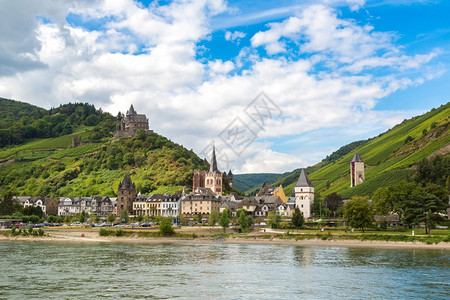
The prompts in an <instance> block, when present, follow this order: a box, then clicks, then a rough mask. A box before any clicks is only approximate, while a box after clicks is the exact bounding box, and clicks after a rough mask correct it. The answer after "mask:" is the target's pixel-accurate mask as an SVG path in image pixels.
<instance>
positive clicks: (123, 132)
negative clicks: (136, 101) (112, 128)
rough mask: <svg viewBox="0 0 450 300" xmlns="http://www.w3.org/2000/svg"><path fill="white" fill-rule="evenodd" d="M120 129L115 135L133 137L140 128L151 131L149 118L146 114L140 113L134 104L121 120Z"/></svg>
mask: <svg viewBox="0 0 450 300" xmlns="http://www.w3.org/2000/svg"><path fill="white" fill-rule="evenodd" d="M118 127H119V128H118V130H117V131H116V132H115V134H114V136H115V137H132V136H134V135H136V132H137V131H138V130H139V129H144V130H145V132H148V131H149V125H148V119H147V117H146V115H145V114H138V113H137V112H136V111H135V110H134V107H133V104H132V105H131V106H130V108H129V109H128V111H127V113H126V115H125V117H124V118H123V119H122V120H120V122H119V124H118Z"/></svg>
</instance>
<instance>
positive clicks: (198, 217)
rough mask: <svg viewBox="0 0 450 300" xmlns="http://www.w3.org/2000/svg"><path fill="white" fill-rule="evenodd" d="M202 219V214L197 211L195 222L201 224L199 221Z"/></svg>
mask: <svg viewBox="0 0 450 300" xmlns="http://www.w3.org/2000/svg"><path fill="white" fill-rule="evenodd" d="M202 220H203V216H202V214H201V213H199V214H198V215H197V222H198V223H200V224H201V223H202Z"/></svg>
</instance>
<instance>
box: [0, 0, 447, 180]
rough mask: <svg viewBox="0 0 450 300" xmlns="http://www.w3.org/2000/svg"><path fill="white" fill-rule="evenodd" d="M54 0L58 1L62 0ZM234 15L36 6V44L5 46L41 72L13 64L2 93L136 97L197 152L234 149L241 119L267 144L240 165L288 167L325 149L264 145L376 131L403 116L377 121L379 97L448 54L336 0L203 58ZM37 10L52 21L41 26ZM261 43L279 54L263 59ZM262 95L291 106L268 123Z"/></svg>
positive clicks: (193, 8) (104, 5)
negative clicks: (371, 22) (234, 49)
mask: <svg viewBox="0 0 450 300" xmlns="http://www.w3.org/2000/svg"><path fill="white" fill-rule="evenodd" d="M337 2H339V1H337ZM337 2H336V1H332V3H331V4H330V5H336V3H337ZM341 2H342V1H341ZM350 2H351V5H357V6H358V5H359V6H360V5H362V4H363V1H350ZM44 3H45V4H48V5H47V6H48V7H50V6H51V5H50V4H52V3H53V2H48V3H47V2H44ZM323 3H325V4H326V1H325V2H323ZM359 6H358V7H359ZM17 10H19V8H17V7H15V8H14V11H17ZM229 10H230V9H229V8H228V7H227V6H226V4H225V2H223V1H219V0H211V1H207V0H202V1H189V2H184V1H175V2H172V3H170V4H168V5H159V4H158V3H152V4H151V5H150V6H149V7H148V8H146V7H143V6H141V5H138V4H136V3H135V2H134V1H131V0H128V1H127V0H121V1H100V2H98V3H94V4H91V3H90V2H77V3H76V5H71V7H68V5H66V6H60V7H59V8H58V9H57V12H53V11H52V10H51V9H50V8H48V9H45V10H42V11H40V10H39V9H34V10H30V11H27V13H26V16H28V17H26V18H27V22H25V23H27V29H26V30H24V31H23V32H18V33H19V34H20V35H23V36H27V37H28V39H29V40H31V41H32V42H30V43H29V45H28V46H26V47H25V46H24V47H23V48H20V49H19V48H15V47H14V46H11V45H13V44H14V43H12V42H10V40H8V41H6V42H5V45H7V47H6V49H8V51H9V53H10V52H13V51H14V50H19V51H18V53H20V55H21V56H20V57H19V56H16V58H17V59H19V58H22V60H24V61H25V60H26V61H27V62H28V63H30V62H32V63H34V64H36V65H39V67H37V66H34V67H30V68H24V69H21V68H20V67H17V66H11V67H10V69H8V70H7V71H8V72H6V71H5V74H8V75H5V76H3V77H0V95H2V96H3V97H8V98H13V99H18V100H24V101H29V102H32V103H35V104H38V105H41V106H45V107H50V106H57V105H59V104H60V103H66V102H68V101H74V100H79V101H82V102H85V101H88V102H91V103H93V104H95V105H96V106H101V107H102V108H103V109H104V110H106V111H109V112H111V113H113V114H117V112H118V111H122V112H125V111H126V110H127V109H128V107H129V105H130V104H131V103H133V104H134V107H135V108H136V110H137V111H138V112H143V113H146V114H147V115H148V116H149V118H150V127H151V128H152V129H154V130H155V131H156V132H158V133H161V134H163V135H165V136H167V137H169V138H170V139H172V140H174V141H176V142H178V143H181V144H183V145H185V146H186V147H187V148H193V149H194V150H195V151H197V153H200V151H201V150H202V149H203V148H204V147H205V146H206V145H207V144H208V143H209V142H210V141H211V140H213V139H214V140H216V142H217V143H218V146H221V147H222V148H226V146H225V145H224V144H223V142H221V141H220V139H219V138H218V135H219V133H220V132H221V131H222V130H223V129H225V128H226V127H227V125H228V124H229V123H230V122H232V121H233V120H234V119H235V118H236V117H238V116H239V117H240V118H241V119H242V120H244V121H245V122H247V123H248V125H249V127H251V128H252V129H254V130H255V131H257V134H258V138H259V140H257V141H256V142H254V143H253V144H251V145H250V146H249V147H248V148H247V149H246V150H245V151H244V152H243V153H242V154H241V155H240V156H237V155H235V154H233V153H232V151H231V150H228V152H229V155H230V158H231V159H232V160H234V162H233V164H232V165H231V166H230V167H231V168H232V169H233V171H237V172H282V171H287V170H292V169H295V168H298V167H303V166H306V165H307V164H312V163H315V162H316V160H317V159H318V158H317V156H318V153H319V154H320V155H322V153H321V151H320V150H317V149H308V151H303V150H302V147H303V148H304V149H305V148H306V145H305V143H304V142H301V141H299V142H298V143H292V144H291V145H289V149H290V150H289V151H288V150H287V149H286V151H285V150H284V149H283V148H280V147H277V144H276V143H268V142H263V141H265V140H269V139H286V137H287V136H289V139H292V140H294V141H295V140H296V137H298V136H299V135H301V134H308V133H310V132H314V131H317V130H320V129H323V128H352V129H354V128H355V124H359V125H361V122H362V121H364V122H365V123H364V124H365V125H364V126H358V128H359V129H360V130H363V131H365V132H368V131H370V128H371V126H372V125H374V124H376V126H378V127H376V128H382V127H383V126H388V124H391V123H392V121H386V122H385V123H382V122H381V121H380V119H383V116H379V115H376V116H374V113H373V108H374V107H375V105H376V102H377V100H378V99H380V98H382V97H384V96H386V95H389V94H390V93H392V92H394V91H396V90H398V89H402V88H406V87H409V86H412V85H417V84H420V82H423V81H424V80H427V79H429V78H430V77H429V75H427V74H432V73H433V72H428V73H426V74H424V75H415V76H408V74H406V75H404V74H403V73H402V72H403V71H405V70H422V68H423V66H424V65H427V64H429V63H430V61H431V60H432V59H433V58H434V57H436V56H437V55H439V51H434V52H432V53H427V54H418V55H413V56H408V55H406V54H404V53H403V52H402V51H401V48H399V47H397V46H396V45H395V44H394V41H395V36H394V35H393V34H392V33H382V32H377V31H375V29H374V28H372V27H368V26H363V25H359V24H357V23H356V22H355V21H352V20H345V19H342V18H339V16H338V14H337V13H336V11H335V9H334V8H332V7H329V6H326V5H324V4H322V5H309V4H308V5H304V6H302V7H301V8H299V12H298V13H297V14H296V16H293V17H290V18H288V19H286V20H284V21H282V22H278V23H271V24H269V26H268V30H266V31H261V32H258V33H257V34H255V35H254V36H253V37H252V38H251V43H252V47H244V48H242V49H241V51H240V53H239V55H237V56H236V57H234V58H233V59H230V60H224V59H220V58H208V59H207V58H206V57H207V56H204V57H202V58H198V54H199V51H200V50H199V49H200V47H199V46H198V43H199V42H200V41H202V40H205V39H207V38H209V36H210V34H211V29H210V27H209V25H210V21H211V18H213V16H215V15H217V14H221V13H224V12H227V11H229ZM68 12H72V13H74V14H80V16H81V17H82V18H83V19H84V20H91V21H92V20H97V19H100V18H103V17H107V20H108V21H107V23H106V24H104V26H103V27H100V28H95V30H94V29H91V30H88V29H86V28H84V27H82V26H79V27H74V26H71V25H70V24H67V23H66V22H65V21H64V17H65V16H66V15H67V13H68ZM0 15H1V13H0ZM3 15H4V14H3ZM3 15H1V16H3ZM35 15H45V16H47V17H48V18H49V19H50V20H52V22H50V23H46V22H40V21H34V23H33V22H29V20H28V18H31V19H33V18H34V16H35ZM5 17H6V16H5ZM23 18H25V17H23ZM53 20H54V21H53ZM0 32H3V31H2V30H1V29H0ZM245 36H246V33H245V32H241V31H233V32H232V31H226V33H225V39H226V40H229V41H233V42H235V43H237V42H238V41H239V39H242V38H244V37H245ZM13 38H14V37H11V39H13ZM17 39H18V38H17V37H16V40H17ZM8 45H9V46H8ZM8 47H9V48H8ZM259 47H264V48H265V49H266V51H267V52H268V53H269V54H270V55H269V56H260V54H258V51H257V50H259V49H257V48H259ZM296 53H302V54H307V55H301V56H296ZM380 53H381V54H380ZM275 54H276V55H275ZM272 55H273V56H272ZM3 57H11V56H8V55H4V56H3ZM18 57H19V58H18ZM0 59H1V53H0ZM318 65H319V66H321V67H320V68H316V66H318ZM380 68H389V70H390V72H389V75H374V74H371V73H370V72H369V71H371V70H373V69H380ZM0 69H1V68H0ZM1 75H2V72H1V70H0V76H1ZM24 87H26V88H24ZM261 91H264V92H265V93H266V94H267V95H268V96H269V97H270V98H271V99H272V100H273V101H274V102H275V103H276V104H277V105H278V106H279V107H280V108H281V109H282V111H283V115H282V118H279V119H274V120H269V121H268V122H267V124H266V126H265V127H264V130H260V129H259V130H258V129H257V127H256V126H255V124H254V123H252V121H251V120H250V119H249V118H248V116H247V115H246V114H245V113H244V112H243V110H244V108H245V107H246V106H247V105H248V104H249V103H250V102H251V101H252V100H253V99H254V98H255V97H256V96H257V95H258V94H259V93H260V92H261ZM390 118H391V119H390V120H394V119H396V118H394V117H390ZM397 119H398V118H397ZM380 124H381V125H380ZM374 126H375V125H374ZM354 136H358V134H356V133H355V134H354ZM221 143H222V144H221ZM282 143H284V144H286V143H285V141H284V142H282ZM318 147H319V144H318ZM331 148H332V147H331ZM273 149H278V150H273ZM326 149H327V151H328V149H330V147H328V146H327V148H326ZM228 152H227V153H228ZM287 153H289V154H287Z"/></svg>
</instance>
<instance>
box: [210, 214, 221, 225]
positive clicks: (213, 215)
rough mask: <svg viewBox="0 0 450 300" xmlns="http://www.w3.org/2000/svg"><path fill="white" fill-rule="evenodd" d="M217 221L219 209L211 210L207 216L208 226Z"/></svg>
mask: <svg viewBox="0 0 450 300" xmlns="http://www.w3.org/2000/svg"><path fill="white" fill-rule="evenodd" d="M218 221H219V211H218V210H213V211H211V214H210V215H209V216H208V224H209V226H214V225H216V223H217V222H218Z"/></svg>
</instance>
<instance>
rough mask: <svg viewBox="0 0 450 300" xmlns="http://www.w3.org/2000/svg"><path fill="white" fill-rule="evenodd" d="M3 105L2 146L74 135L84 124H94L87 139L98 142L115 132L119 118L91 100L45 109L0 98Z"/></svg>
mask: <svg viewBox="0 0 450 300" xmlns="http://www.w3.org/2000/svg"><path fill="white" fill-rule="evenodd" d="M0 107H1V108H2V109H1V111H0V117H1V118H0V148H2V147H6V146H11V145H20V144H23V143H25V142H27V141H30V140H32V139H36V138H51V137H59V136H63V135H67V134H71V133H73V132H74V130H76V129H77V128H79V127H80V126H89V127H92V128H91V130H90V131H91V133H92V134H91V136H90V137H87V136H83V138H85V139H90V140H89V141H91V140H97V141H98V140H100V139H101V138H103V137H107V136H108V134H109V133H110V132H112V131H114V129H115V126H116V120H117V119H116V118H115V117H113V116H112V115H110V114H109V113H104V112H102V111H101V110H96V109H95V107H94V106H93V105H91V104H88V103H69V104H64V105H61V106H59V107H57V108H52V109H50V110H45V109H43V108H39V107H37V106H33V105H30V104H27V103H23V102H19V101H15V100H8V99H4V98H0Z"/></svg>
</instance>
